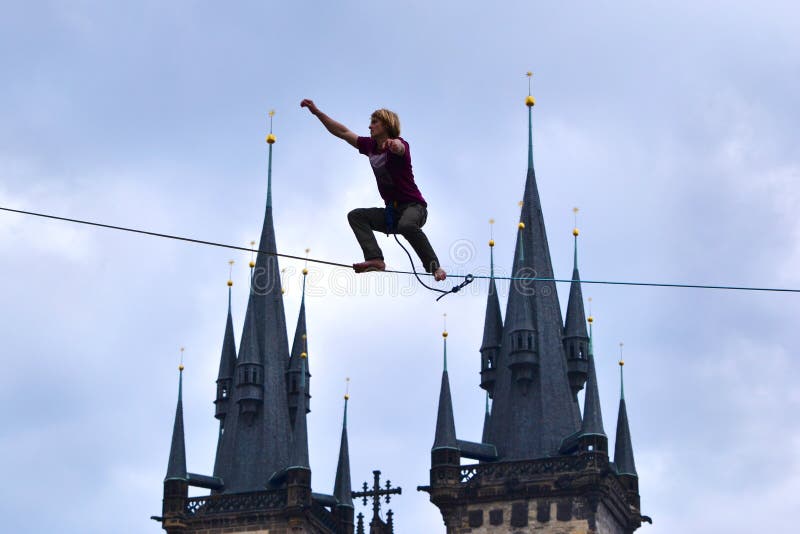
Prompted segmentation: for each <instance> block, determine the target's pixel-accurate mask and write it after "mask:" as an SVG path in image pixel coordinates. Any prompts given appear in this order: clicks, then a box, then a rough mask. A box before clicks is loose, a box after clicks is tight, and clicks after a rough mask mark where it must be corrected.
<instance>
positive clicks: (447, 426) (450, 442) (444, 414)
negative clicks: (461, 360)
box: [433, 371, 458, 450]
mask: <svg viewBox="0 0 800 534" xmlns="http://www.w3.org/2000/svg"><path fill="white" fill-rule="evenodd" d="M446 448H451V449H457V448H458V444H457V442H456V423H455V419H454V418H453V401H452V398H451V396H450V380H449V378H448V376H447V371H442V386H441V389H440V391H439V413H438V415H437V416H436V437H435V438H434V440H433V450H435V449H446Z"/></svg>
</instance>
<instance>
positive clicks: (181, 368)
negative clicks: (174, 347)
mask: <svg viewBox="0 0 800 534" xmlns="http://www.w3.org/2000/svg"><path fill="white" fill-rule="evenodd" d="M184 350H185V349H184V348H183V347H181V363H180V365H178V371H183V351H184Z"/></svg>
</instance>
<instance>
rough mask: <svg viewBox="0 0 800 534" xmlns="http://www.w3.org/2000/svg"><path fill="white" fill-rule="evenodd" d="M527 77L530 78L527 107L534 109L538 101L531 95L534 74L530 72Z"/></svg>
mask: <svg viewBox="0 0 800 534" xmlns="http://www.w3.org/2000/svg"><path fill="white" fill-rule="evenodd" d="M525 76H527V77H528V96H526V97H525V105H526V106H528V107H532V106H533V105H534V104H536V99H535V98H533V96H532V95H531V78H533V72H531V71H528V72H526V73H525Z"/></svg>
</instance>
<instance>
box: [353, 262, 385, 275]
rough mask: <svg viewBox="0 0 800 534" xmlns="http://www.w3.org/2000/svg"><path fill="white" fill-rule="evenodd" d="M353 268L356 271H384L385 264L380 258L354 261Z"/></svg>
mask: <svg viewBox="0 0 800 534" xmlns="http://www.w3.org/2000/svg"><path fill="white" fill-rule="evenodd" d="M353 270H355V272H357V273H368V272H370V271H385V270H386V264H385V263H384V262H383V260H381V259H374V260H367V261H363V262H361V263H354V264H353Z"/></svg>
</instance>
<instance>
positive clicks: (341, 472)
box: [333, 399, 353, 508]
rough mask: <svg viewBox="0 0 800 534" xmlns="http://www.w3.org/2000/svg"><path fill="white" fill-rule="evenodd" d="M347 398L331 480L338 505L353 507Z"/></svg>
mask: <svg viewBox="0 0 800 534" xmlns="http://www.w3.org/2000/svg"><path fill="white" fill-rule="evenodd" d="M347 402H348V401H347V399H345V401H344V418H343V419H342V441H341V443H340V444H339V463H338V464H337V465H336V479H335V480H334V482H333V496H334V497H336V501H337V502H338V503H339V506H350V507H351V508H352V507H353V495H352V483H351V481H350V447H349V445H348V444H347Z"/></svg>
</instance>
